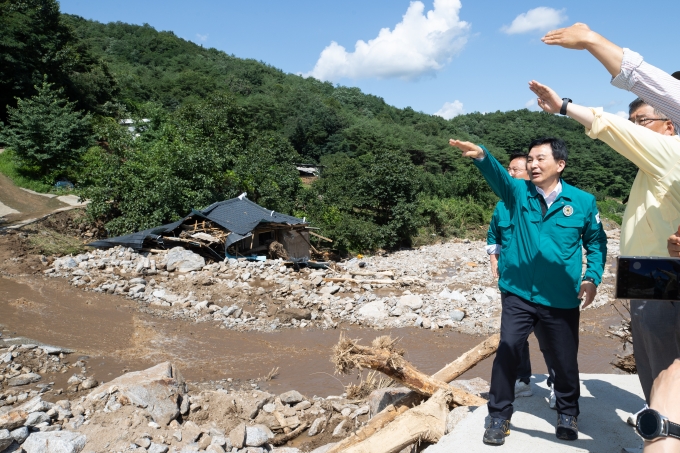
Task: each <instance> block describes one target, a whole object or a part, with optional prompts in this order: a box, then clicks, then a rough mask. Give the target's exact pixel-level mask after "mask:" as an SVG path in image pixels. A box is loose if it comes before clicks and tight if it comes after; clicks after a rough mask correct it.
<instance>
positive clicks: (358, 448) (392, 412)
mask: <svg viewBox="0 0 680 453" xmlns="http://www.w3.org/2000/svg"><path fill="white" fill-rule="evenodd" d="M499 341H500V335H499V334H496V335H493V336H491V337H489V338H488V339H486V340H485V341H483V342H482V343H480V344H479V345H477V346H475V347H474V348H472V349H471V350H470V351H468V352H466V353H465V354H463V355H462V356H460V357H459V358H458V359H456V360H455V361H454V362H452V363H450V364H448V365H446V366H445V367H444V368H442V369H441V370H440V371H438V372H437V373H435V374H434V375H432V376H427V375H425V374H423V373H421V372H420V371H418V370H417V369H416V368H415V367H414V366H413V365H412V364H410V363H409V362H408V361H406V360H405V359H404V358H403V355H404V351H403V349H401V348H399V347H398V346H397V341H396V340H393V339H391V338H390V337H387V336H383V337H379V338H376V339H375V340H374V341H373V343H372V345H371V346H370V347H369V346H361V345H359V344H358V342H357V341H354V340H349V339H346V338H344V337H341V338H340V341H339V342H338V344H337V345H336V346H335V347H334V348H333V358H332V361H333V363H334V364H335V367H336V371H337V372H339V373H342V374H347V373H349V372H351V371H352V370H355V369H356V370H359V371H361V370H362V369H364V368H369V369H373V370H377V371H380V372H382V373H384V374H386V375H387V376H389V377H390V378H392V379H394V380H395V381H398V382H400V383H401V384H403V385H405V386H406V387H408V388H410V389H411V390H412V392H410V393H408V394H407V395H405V396H404V397H402V398H401V399H400V400H398V401H397V402H395V403H394V404H391V405H389V406H388V407H386V408H385V409H384V410H383V411H382V412H380V413H379V414H377V415H376V416H374V417H373V418H372V419H371V420H370V421H369V422H368V424H367V425H366V426H364V427H362V428H361V429H359V430H358V431H356V432H355V433H353V434H352V435H350V436H349V437H347V438H346V439H344V440H342V441H341V442H339V443H338V444H336V445H334V446H333V447H332V448H331V449H330V450H329V451H328V453H340V452H351V453H368V452H380V453H393V452H394V453H396V452H398V451H401V450H402V449H403V448H405V447H407V446H409V445H411V444H414V443H418V442H429V443H435V442H437V441H439V439H440V438H441V437H442V436H443V435H444V429H445V426H446V416H447V414H448V410H449V407H450V406H480V405H482V404H485V403H486V400H484V399H483V398H480V397H478V396H476V395H471V394H469V393H467V392H465V391H463V390H460V389H458V388H455V387H452V386H450V385H449V384H447V382H450V381H452V380H454V379H456V378H457V377H458V376H460V375H461V374H463V373H464V372H465V371H467V370H469V369H470V368H472V367H474V366H475V365H476V364H477V363H479V362H480V361H482V360H484V359H485V358H487V357H489V356H490V355H492V354H494V353H495V352H496V350H497V349H498V343H499ZM428 397H429V399H428V400H427V401H426V402H425V403H423V404H420V403H421V402H423V401H424V400H425V399H427V398H428Z"/></svg>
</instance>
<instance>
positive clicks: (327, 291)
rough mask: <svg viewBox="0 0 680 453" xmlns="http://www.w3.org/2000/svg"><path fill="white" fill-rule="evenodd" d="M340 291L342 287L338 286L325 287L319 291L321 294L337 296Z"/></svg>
mask: <svg viewBox="0 0 680 453" xmlns="http://www.w3.org/2000/svg"><path fill="white" fill-rule="evenodd" d="M338 291H340V287H339V286H336V285H331V286H324V287H323V288H321V290H319V292H320V293H321V294H335V293H337V292H338Z"/></svg>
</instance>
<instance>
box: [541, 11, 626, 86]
mask: <svg viewBox="0 0 680 453" xmlns="http://www.w3.org/2000/svg"><path fill="white" fill-rule="evenodd" d="M541 40H542V41H543V42H544V43H546V44H548V45H550V46H562V47H566V48H567V49H577V50H587V51H588V52H590V53H591V54H592V55H593V56H594V57H595V58H597V59H598V60H599V61H600V63H602V64H603V65H604V67H605V68H606V69H607V71H609V73H610V74H611V75H612V77H616V76H617V75H618V74H619V72H621V62H622V61H623V49H622V48H621V47H619V46H617V45H616V44H614V43H613V42H611V41H609V40H607V39H606V38H605V37H604V36H602V35H600V34H598V33H595V32H594V31H592V30H591V29H590V28H589V27H588V26H587V25H586V24H582V23H576V24H574V25H572V26H571V27H567V28H560V29H558V30H553V31H550V32H548V33H547V34H546V35H545V36H544V37H543V38H542V39H541Z"/></svg>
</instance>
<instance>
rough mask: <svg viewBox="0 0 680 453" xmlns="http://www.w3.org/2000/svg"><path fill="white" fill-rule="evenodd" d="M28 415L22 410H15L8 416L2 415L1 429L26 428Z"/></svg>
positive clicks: (0, 419)
mask: <svg viewBox="0 0 680 453" xmlns="http://www.w3.org/2000/svg"><path fill="white" fill-rule="evenodd" d="M27 418H28V413H26V412H24V411H22V410H14V411H12V412H9V413H8V414H3V415H0V429H8V430H10V431H11V430H13V429H17V428H19V427H21V426H24V423H26V419H27Z"/></svg>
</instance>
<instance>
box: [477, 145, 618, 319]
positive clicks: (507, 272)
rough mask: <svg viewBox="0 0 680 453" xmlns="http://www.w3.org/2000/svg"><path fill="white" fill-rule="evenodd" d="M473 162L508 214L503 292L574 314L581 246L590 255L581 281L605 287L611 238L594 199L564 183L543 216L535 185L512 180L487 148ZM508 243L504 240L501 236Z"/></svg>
mask: <svg viewBox="0 0 680 453" xmlns="http://www.w3.org/2000/svg"><path fill="white" fill-rule="evenodd" d="M482 148H483V149H484V152H485V153H486V157H485V158H484V159H482V160H474V164H475V166H477V168H479V170H480V171H481V172H482V175H483V176H484V178H485V179H486V180H487V182H488V183H489V185H490V186H491V189H492V190H493V191H494V192H495V193H496V195H498V196H499V197H500V198H501V200H503V202H504V203H505V206H506V208H507V209H508V212H509V213H510V220H509V225H508V229H509V232H508V233H509V234H508V236H509V240H508V244H507V245H506V244H505V243H503V250H502V252H501V256H502V257H503V269H502V273H501V276H500V279H499V282H498V287H499V288H500V290H501V291H502V292H508V293H512V294H515V295H517V296H519V297H521V298H523V299H526V300H528V301H531V302H534V303H537V304H541V305H547V306H550V307H555V308H576V307H578V306H579V305H580V303H581V301H580V300H579V299H578V292H579V290H580V287H581V280H582V275H581V272H582V253H581V246H583V248H585V250H586V259H587V266H586V270H585V274H584V275H583V277H590V278H592V279H593V280H594V282H595V285H599V284H600V282H601V281H602V272H603V270H604V265H605V260H606V258H607V236H606V234H605V233H604V229H603V228H602V223H601V222H600V215H599V214H598V212H597V206H596V204H595V197H594V196H592V195H591V194H589V193H587V192H584V191H582V190H579V189H577V188H576V187H573V186H570V185H569V184H567V183H566V182H564V181H562V193H561V194H560V195H559V196H558V197H557V199H556V200H555V202H554V203H553V204H552V205H551V206H550V208H548V210H547V211H546V213H545V216H543V215H542V214H541V202H540V201H539V198H538V197H540V196H541V195H540V194H539V193H538V192H537V191H536V186H534V184H533V183H532V182H531V181H525V180H521V179H514V178H512V177H511V176H510V175H509V174H508V172H507V171H505V168H504V167H503V166H502V165H501V164H500V163H499V162H498V161H497V160H496V159H495V158H494V157H493V156H492V155H491V153H489V152H488V151H487V149H486V148H484V147H483V146H482ZM503 240H504V241H505V236H503Z"/></svg>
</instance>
